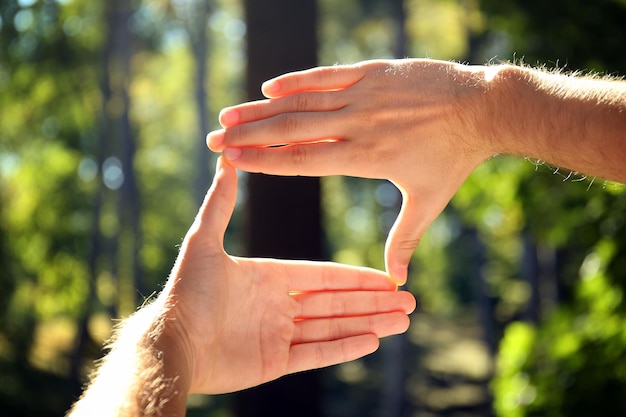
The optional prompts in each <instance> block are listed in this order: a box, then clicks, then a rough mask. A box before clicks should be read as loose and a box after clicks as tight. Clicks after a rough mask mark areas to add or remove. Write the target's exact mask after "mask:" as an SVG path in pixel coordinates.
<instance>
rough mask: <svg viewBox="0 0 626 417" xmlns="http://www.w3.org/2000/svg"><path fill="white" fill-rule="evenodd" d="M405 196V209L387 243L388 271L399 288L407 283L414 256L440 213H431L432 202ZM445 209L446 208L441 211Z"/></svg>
mask: <svg viewBox="0 0 626 417" xmlns="http://www.w3.org/2000/svg"><path fill="white" fill-rule="evenodd" d="M425 200H426V199H424V201H417V199H416V198H415V197H413V196H409V195H408V194H407V193H405V192H403V193H402V208H401V209H400V213H399V214H398V217H397V219H396V221H395V223H394V225H393V227H392V228H391V230H390V232H389V236H388V237H387V242H386V244H385V268H386V269H387V273H389V275H390V276H391V278H392V279H394V280H395V281H396V283H397V284H398V285H403V284H405V283H406V280H407V275H408V267H409V263H410V261H411V257H412V256H413V253H414V252H415V249H416V248H417V246H418V245H419V243H420V240H421V238H422V236H423V234H424V232H425V231H426V229H427V228H428V226H429V225H430V224H431V223H432V222H433V220H434V219H435V218H436V217H437V215H439V213H440V212H441V210H434V211H433V210H430V211H429V209H430V206H429V205H428V204H429V203H426V201H425ZM442 209H443V208H442Z"/></svg>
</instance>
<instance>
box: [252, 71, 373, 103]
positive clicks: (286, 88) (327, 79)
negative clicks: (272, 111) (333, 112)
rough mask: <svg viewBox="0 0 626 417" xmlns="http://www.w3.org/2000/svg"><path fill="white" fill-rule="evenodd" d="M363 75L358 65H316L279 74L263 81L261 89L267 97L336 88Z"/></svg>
mask: <svg viewBox="0 0 626 417" xmlns="http://www.w3.org/2000/svg"><path fill="white" fill-rule="evenodd" d="M364 76H365V71H364V70H363V68H362V67H361V66H359V65H336V66H332V67H328V66H327V67H317V68H312V69H308V70H304V71H297V72H292V73H288V74H284V75H281V76H279V77H276V78H273V79H271V80H268V81H266V82H264V83H263V85H262V86H261V91H262V92H263V95H264V96H265V97H268V98H272V97H280V96H284V95H286V94H292V93H295V92H300V91H310V90H317V91H322V90H338V89H341V88H346V87H348V86H350V85H352V84H354V83H356V82H358V81H359V80H361V79H362V78H363V77H364Z"/></svg>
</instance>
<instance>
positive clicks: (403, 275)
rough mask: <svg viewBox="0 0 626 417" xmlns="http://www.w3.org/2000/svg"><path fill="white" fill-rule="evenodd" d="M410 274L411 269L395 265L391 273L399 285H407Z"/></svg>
mask: <svg viewBox="0 0 626 417" xmlns="http://www.w3.org/2000/svg"><path fill="white" fill-rule="evenodd" d="M408 273H409V267H408V266H405V265H394V266H393V267H392V270H391V271H389V274H390V275H391V278H393V280H394V281H395V282H396V283H397V284H398V285H399V286H402V285H404V284H406V279H407V275H408Z"/></svg>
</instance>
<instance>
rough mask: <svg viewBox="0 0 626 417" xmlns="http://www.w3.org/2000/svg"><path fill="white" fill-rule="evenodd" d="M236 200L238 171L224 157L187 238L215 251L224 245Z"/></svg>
mask: <svg viewBox="0 0 626 417" xmlns="http://www.w3.org/2000/svg"><path fill="white" fill-rule="evenodd" d="M236 200H237V172H236V170H235V168H234V167H233V166H232V165H230V164H228V163H227V162H226V161H225V160H224V158H222V157H221V156H220V157H219V158H218V159H217V165H216V167H215V176H214V177H213V184H211V188H209V191H208V192H207V194H206V196H205V197H204V201H203V202H202V206H201V207H200V210H199V211H198V214H197V216H196V219H195V220H194V222H193V225H192V226H191V228H190V229H189V232H188V234H187V240H191V239H193V240H195V243H200V244H204V245H208V246H209V247H210V248H213V249H216V250H223V248H224V233H226V228H227V227H228V223H229V222H230V218H231V216H232V214H233V210H234V208H235V201H236Z"/></svg>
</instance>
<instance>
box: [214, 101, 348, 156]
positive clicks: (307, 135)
mask: <svg viewBox="0 0 626 417" xmlns="http://www.w3.org/2000/svg"><path fill="white" fill-rule="evenodd" d="M345 126H346V121H345V119H344V118H343V117H342V113H341V111H340V110H339V111H337V112H300V113H298V112H284V113H279V114H277V115H274V116H272V117H267V118H263V119H260V120H255V121H251V122H248V123H243V124H237V125H234V126H231V127H229V128H226V129H222V130H216V131H214V132H210V133H209V134H208V135H207V139H206V140H207V145H208V146H209V148H210V149H211V150H212V151H214V152H219V151H221V150H222V149H224V148H225V147H244V146H257V147H260V146H276V145H286V144H294V143H312V142H319V141H325V140H340V139H341V134H342V132H343V131H344V129H345Z"/></svg>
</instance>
